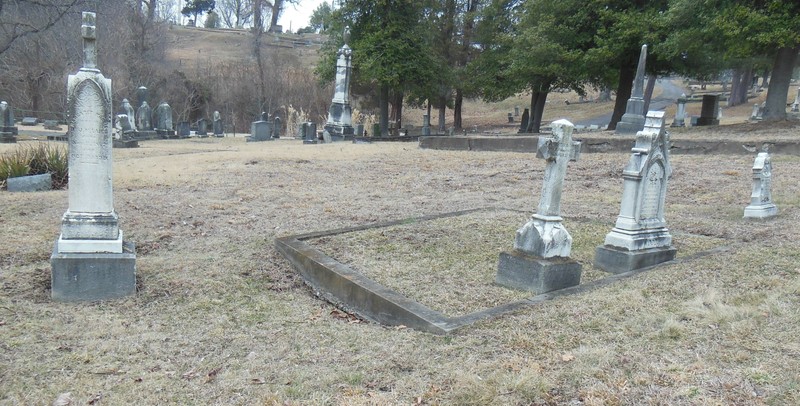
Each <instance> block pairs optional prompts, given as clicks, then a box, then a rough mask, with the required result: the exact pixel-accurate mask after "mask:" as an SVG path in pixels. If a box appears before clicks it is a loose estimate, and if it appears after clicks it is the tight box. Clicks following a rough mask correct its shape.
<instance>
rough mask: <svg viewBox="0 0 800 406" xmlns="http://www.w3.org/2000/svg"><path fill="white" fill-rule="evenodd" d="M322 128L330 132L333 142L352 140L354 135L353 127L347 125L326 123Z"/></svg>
mask: <svg viewBox="0 0 800 406" xmlns="http://www.w3.org/2000/svg"><path fill="white" fill-rule="evenodd" d="M323 128H324V129H325V131H327V132H328V134H330V136H331V141H333V142H337V141H352V139H353V137H354V135H355V128H353V127H352V126H349V125H336V124H326V125H325V127H323Z"/></svg>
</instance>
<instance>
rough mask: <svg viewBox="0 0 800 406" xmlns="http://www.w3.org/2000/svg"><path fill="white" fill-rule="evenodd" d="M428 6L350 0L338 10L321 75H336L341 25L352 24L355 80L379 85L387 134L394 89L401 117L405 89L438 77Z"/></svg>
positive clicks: (412, 2)
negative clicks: (431, 47)
mask: <svg viewBox="0 0 800 406" xmlns="http://www.w3.org/2000/svg"><path fill="white" fill-rule="evenodd" d="M426 6H428V5H427V4H426V2H420V1H415V0H351V1H348V2H346V3H345V4H344V6H343V7H342V8H340V9H337V10H336V11H335V13H337V18H335V19H334V24H333V26H332V28H331V32H332V34H333V35H331V37H330V38H331V40H330V41H329V43H328V45H327V46H326V48H325V54H324V55H323V58H321V61H320V64H319V66H318V72H319V73H320V74H321V77H322V78H323V80H332V79H333V77H334V67H335V65H336V64H335V53H336V50H337V49H338V48H339V47H340V46H341V44H342V39H341V31H342V30H343V29H344V26H345V25H348V26H350V30H351V37H350V43H349V45H350V47H351V48H352V49H353V70H354V72H353V73H354V74H353V79H354V82H356V83H355V84H356V85H358V83H361V84H365V83H367V84H370V85H372V87H375V88H377V89H378V92H379V93H378V99H379V106H380V121H381V132H382V133H383V134H387V133H388V126H389V125H388V122H389V98H390V94H391V96H392V100H393V101H394V103H392V105H393V108H394V109H396V112H397V113H396V120H400V119H401V113H400V112H401V110H400V109H401V106H402V100H403V94H404V92H405V91H408V90H409V89H410V88H411V87H414V86H424V85H426V84H430V83H433V82H434V78H435V77H436V71H435V63H434V58H433V56H432V53H431V51H430V43H429V41H428V40H427V39H428V38H429V35H428V33H427V32H426V31H425V28H427V25H426V24H424V23H422V22H421V21H424V16H425V13H426V12H428V11H429V10H430V9H429V8H428V7H426ZM356 87H357V86H354V88H356ZM373 96H374V95H373Z"/></svg>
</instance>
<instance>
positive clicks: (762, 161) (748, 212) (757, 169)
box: [744, 152, 778, 219]
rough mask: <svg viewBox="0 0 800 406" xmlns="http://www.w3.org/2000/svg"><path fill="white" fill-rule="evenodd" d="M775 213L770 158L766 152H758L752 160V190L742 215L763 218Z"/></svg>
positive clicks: (776, 207)
mask: <svg viewBox="0 0 800 406" xmlns="http://www.w3.org/2000/svg"><path fill="white" fill-rule="evenodd" d="M777 214H778V206H776V205H775V203H773V202H772V159H771V157H770V155H769V153H768V152H759V153H758V155H757V156H756V159H755V162H753V191H752V193H750V205H749V206H747V207H745V208H744V217H745V218H756V219H763V218H769V217H773V216H775V215H777Z"/></svg>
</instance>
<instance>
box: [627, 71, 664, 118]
mask: <svg viewBox="0 0 800 406" xmlns="http://www.w3.org/2000/svg"><path fill="white" fill-rule="evenodd" d="M656 79H657V78H656V75H650V76H649V77H648V78H647V86H645V88H644V115H645V116H647V111H648V110H650V100H653V90H655V88H656ZM626 105H627V103H626ZM626 107H627V106H626Z"/></svg>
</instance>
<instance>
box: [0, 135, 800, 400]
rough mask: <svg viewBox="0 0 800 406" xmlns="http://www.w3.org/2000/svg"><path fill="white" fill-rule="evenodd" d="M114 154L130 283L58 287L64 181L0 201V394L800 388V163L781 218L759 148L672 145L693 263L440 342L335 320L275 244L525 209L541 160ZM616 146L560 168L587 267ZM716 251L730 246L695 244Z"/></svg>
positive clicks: (427, 395)
mask: <svg viewBox="0 0 800 406" xmlns="http://www.w3.org/2000/svg"><path fill="white" fill-rule="evenodd" d="M704 131H705V130H704ZM728 131H730V130H729V129H728V128H727V127H721V128H719V129H717V132H718V133H725V132H728ZM734 131H735V130H734ZM775 131H778V130H774V129H773V128H772V127H769V126H767V125H763V126H760V127H759V128H758V129H756V130H755V131H753V132H748V133H746V134H744V133H731V134H727V135H729V136H733V137H739V138H745V137H753V138H759V139H769V138H771V137H773V135H774V133H775ZM779 131H784V132H786V133H787V134H789V133H790V132H792V131H794V132H795V134H796V131H797V130H796V129H793V128H783V129H780V130H779ZM707 135H708V134H707ZM685 136H687V137H691V136H696V135H694V134H693V133H692V132H691V131H690V130H687V132H686V134H685ZM114 157H115V168H114V176H115V189H114V193H115V207H116V210H117V211H118V213H119V214H120V224H121V228H122V229H123V230H124V232H125V235H126V238H128V239H130V240H132V241H135V242H136V244H137V252H138V258H137V270H138V282H139V285H140V288H139V291H138V293H137V295H136V296H135V297H131V298H128V299H125V300H119V301H114V302H107V303H92V304H60V303H53V302H51V301H50V300H49V296H48V295H49V291H48V286H49V255H50V251H51V249H52V245H53V242H54V240H55V238H56V237H57V234H58V232H59V220H60V217H61V215H62V214H63V212H64V211H65V210H66V208H67V192H66V191H53V192H46V193H35V194H12V193H6V192H4V193H0V227H2V228H0V241H2V242H3V243H2V244H0V404H49V403H52V402H53V401H54V400H55V399H56V398H57V397H58V396H59V394H62V393H66V392H70V393H71V398H72V399H73V401H74V403H76V404H86V403H88V402H90V401H91V400H92V399H95V398H97V397H98V396H100V397H102V399H101V401H100V403H99V404H122V403H135V404H220V405H222V404H226V405H227V404H254V403H255V404H258V403H265V404H274V403H277V404H282V403H286V404H347V405H351V404H353V405H359V404H414V403H422V402H424V403H426V404H569V403H579V402H582V403H583V404H647V403H652V404H798V403H800V398H799V397H798V393H800V392H798V390H797V389H798V387H800V379H798V371H800V361H798V360H800V346H798V345H797V339H796V337H797V336H798V334H799V333H800V329H798V325H797V320H798V319H800V310H798V309H800V306H799V305H800V303H798V302H800V268H798V265H797V264H798V263H799V262H800V242H798V241H800V238H799V237H800V235H799V234H800V231H798V228H797V227H796V225H797V224H798V221H800V199H799V198H798V196H800V185H798V183H797V182H796V179H798V178H800V158H798V157H793V156H781V155H776V156H774V161H773V166H774V176H775V177H774V194H773V196H774V199H775V201H776V203H777V204H778V206H779V209H780V215H779V217H778V218H776V219H772V220H767V221H763V222H751V221H743V220H742V219H741V216H742V212H743V208H744V206H745V205H747V203H748V201H749V194H750V167H751V166H752V161H753V157H752V156H748V155H740V156H739V155H737V156H718V157H709V156H690V155H675V156H673V166H674V168H675V172H674V174H673V178H672V180H671V182H670V186H669V188H670V189H669V192H668V197H667V211H666V217H667V222H668V224H669V226H670V229H671V230H672V232H673V236H674V239H675V244H676V246H678V248H679V249H680V250H681V251H680V253H679V256H683V257H684V258H686V259H688V260H686V261H683V262H679V263H676V264H673V265H669V266H665V267H661V268H658V269H656V270H653V271H650V272H647V273H644V274H642V275H639V276H636V277H634V278H631V279H627V280H625V281H622V282H620V283H617V284H613V285H610V286H606V287H603V288H600V289H596V290H594V291H591V292H587V293H585V294H581V295H576V296H570V297H564V298H559V299H557V300H554V301H551V302H547V303H542V304H540V305H538V306H536V307H533V308H529V309H526V310H524V311H519V312H517V313H515V314H513V315H509V316H506V317H502V318H499V319H495V320H486V321H482V322H480V323H478V324H476V325H474V326H472V327H470V328H467V329H465V330H463V331H461V332H459V333H458V334H455V335H453V336H447V337H440V336H433V335H430V334H426V333H420V332H416V331H413V330H408V329H393V328H384V327H382V326H379V325H374V324H371V323H364V322H353V321H352V319H348V318H342V317H341V314H340V313H338V312H335V311H334V308H333V307H332V306H331V305H329V304H327V303H326V302H323V301H320V300H319V299H317V298H316V297H315V296H314V294H313V292H311V291H310V290H309V289H308V288H306V287H305V285H304V284H303V283H302V281H301V280H300V279H299V278H298V277H297V276H296V274H295V272H294V271H293V270H292V269H291V267H290V266H289V264H288V263H287V262H286V261H284V260H283V259H282V258H281V257H280V255H278V254H277V252H276V251H275V249H274V248H273V239H274V238H275V237H278V236H285V235H291V234H298V233H303V232H311V231H320V230H328V229H333V228H339V227H350V226H354V225H364V224H372V223H377V222H381V221H385V220H395V219H403V218H409V217H415V216H421V215H429V214H437V213H446V212H452V211H456V210H464V209H471V208H479V207H489V206H491V207H502V208H510V209H515V210H523V211H526V212H530V211H532V210H533V207H535V201H536V199H537V197H538V194H539V188H540V187H541V183H540V182H541V176H542V170H543V164H542V162H541V161H539V160H536V159H535V158H534V157H533V155H531V154H521V153H476V152H456V151H433V150H420V149H418V148H417V147H416V146H415V145H413V144H370V145H362V144H331V145H317V146H304V145H300V142H299V141H274V142H264V143H245V142H244V140H243V139H242V138H224V139H203V140H199V139H190V140H175V141H166V140H165V141H151V142H142V146H141V148H139V149H131V150H114ZM627 160H628V154H626V153H608V154H585V155H583V156H582V157H581V161H579V162H576V163H571V164H570V168H569V170H568V172H567V179H566V183H565V189H564V193H563V203H562V212H563V214H564V216H565V217H566V218H567V227H568V229H569V230H570V232H572V233H573V234H574V235H575V236H578V235H587V236H589V238H588V239H587V240H580V241H579V240H576V241H575V246H574V250H575V251H576V253H578V254H576V255H578V258H579V260H580V261H581V262H582V263H583V264H584V269H585V270H586V275H589V276H590V275H592V273H593V272H598V271H596V270H593V269H591V265H590V261H591V256H590V255H587V254H585V253H586V252H588V251H587V250H591V248H592V247H593V246H594V245H595V244H596V243H597V241H599V240H601V239H602V237H603V235H604V234H605V233H606V232H607V231H608V230H610V228H611V226H612V225H613V222H614V219H615V218H616V216H617V214H618V210H619V199H620V197H621V193H622V192H621V177H620V175H621V169H622V167H623V166H624V165H625V163H626V162H627ZM462 221H469V219H467V218H465V219H462ZM509 221H510V220H509ZM518 222H519V220H516V219H515V220H514V223H513V224H508V225H504V227H506V228H507V229H510V230H512V231H513V229H515V228H516V227H518V226H519V224H517V223H518ZM444 226H447V225H446V224H445V225H443V227H444ZM421 231H424V232H426V233H427V232H435V230H428V229H423V230H421ZM462 231H463V230H462ZM464 234H465V237H469V233H464ZM409 235H410V236H413V233H411V234H409ZM423 235H424V233H423ZM459 238H463V237H459ZM512 239H513V235H509V236H508V240H507V242H505V243H507V244H510V243H511V241H512ZM397 245H398V246H399V248H402V247H401V245H402V244H400V243H397ZM718 245H723V246H726V247H728V248H727V249H726V250H724V251H720V252H718V253H715V254H712V255H707V256H703V257H700V258H695V259H690V258H688V256H687V255H686V254H687V253H688V252H692V251H702V250H705V249H707V248H709V247H714V246H718ZM359 249H360V248H359ZM491 250H492V252H489V253H486V254H485V255H486V256H487V258H488V257H494V256H496V255H497V252H495V250H496V248H495V247H492V248H491ZM581 252H584V254H580V253H581ZM412 262H413V261H412ZM596 275H597V276H598V277H599V276H602V275H600V274H599V273H597V274H596ZM95 404H97V402H96V401H95Z"/></svg>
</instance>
